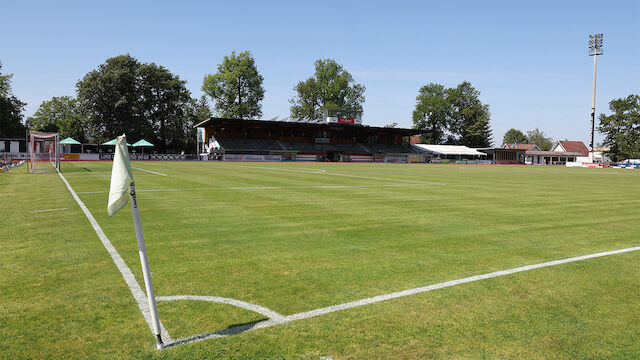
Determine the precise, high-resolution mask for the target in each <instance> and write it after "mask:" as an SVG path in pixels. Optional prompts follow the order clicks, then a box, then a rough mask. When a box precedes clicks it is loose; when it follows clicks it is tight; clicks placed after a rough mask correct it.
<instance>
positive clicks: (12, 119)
mask: <svg viewBox="0 0 640 360" xmlns="http://www.w3.org/2000/svg"><path fill="white" fill-rule="evenodd" d="M12 77H13V74H2V63H0V136H19V137H22V136H24V134H25V126H24V125H23V124H22V117H23V116H22V111H23V110H24V107H25V105H27V104H26V103H24V102H22V101H20V100H18V98H17V97H15V95H13V92H12V91H11V78H12Z"/></svg>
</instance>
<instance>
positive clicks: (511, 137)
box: [502, 128, 529, 146]
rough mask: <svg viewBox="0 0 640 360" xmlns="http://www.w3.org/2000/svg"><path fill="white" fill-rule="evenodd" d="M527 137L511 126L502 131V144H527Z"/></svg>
mask: <svg viewBox="0 0 640 360" xmlns="http://www.w3.org/2000/svg"><path fill="white" fill-rule="evenodd" d="M528 143H529V139H527V136H526V135H525V134H524V133H523V132H522V131H520V130H518V129H514V128H511V129H509V130H507V132H506V133H504V137H503V138H502V145H503V146H504V145H505V144H528Z"/></svg>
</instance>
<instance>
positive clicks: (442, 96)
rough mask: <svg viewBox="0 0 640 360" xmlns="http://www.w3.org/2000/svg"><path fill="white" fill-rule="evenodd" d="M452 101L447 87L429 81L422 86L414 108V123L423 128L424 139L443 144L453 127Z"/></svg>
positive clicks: (424, 140) (430, 142) (429, 142)
mask: <svg viewBox="0 0 640 360" xmlns="http://www.w3.org/2000/svg"><path fill="white" fill-rule="evenodd" d="M452 112H453V109H452V105H451V101H450V100H449V98H448V93H447V89H446V88H445V87H444V86H443V85H440V84H435V83H429V84H428V85H425V86H423V87H421V88H420V90H419V91H418V96H417V97H416V108H415V110H413V115H412V117H413V125H414V128H415V129H419V130H422V141H423V142H425V143H427V144H441V143H442V142H443V141H445V139H446V135H447V131H448V130H450V128H451V113H452Z"/></svg>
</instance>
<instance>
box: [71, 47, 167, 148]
mask: <svg viewBox="0 0 640 360" xmlns="http://www.w3.org/2000/svg"><path fill="white" fill-rule="evenodd" d="M139 68H140V63H139V62H138V60H136V59H135V58H134V57H132V56H131V55H128V54H127V55H120V56H116V57H112V58H109V59H107V60H106V61H105V63H104V64H101V65H99V66H98V69H96V70H93V71H90V72H89V73H87V74H86V75H85V76H84V77H83V78H82V79H80V80H79V81H78V82H77V84H76V91H77V98H78V101H79V102H80V105H81V107H82V111H83V112H84V113H85V114H87V116H88V117H89V120H90V125H91V132H92V134H91V135H92V137H94V141H96V142H103V141H106V140H110V139H113V138H115V137H116V136H118V135H122V134H124V133H126V134H127V137H128V138H129V139H136V138H147V139H148V138H151V137H152V136H153V138H155V136H154V132H153V128H152V126H151V122H150V121H147V119H145V112H144V106H145V104H144V103H143V101H142V94H141V91H140V82H141V79H140V76H139V73H138V69H139Z"/></svg>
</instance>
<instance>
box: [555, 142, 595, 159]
mask: <svg viewBox="0 0 640 360" xmlns="http://www.w3.org/2000/svg"><path fill="white" fill-rule="evenodd" d="M558 144H560V145H561V146H562V148H563V149H564V151H567V152H577V153H580V154H581V155H582V156H589V149H588V148H587V146H586V145H585V144H584V143H583V142H582V141H566V140H565V141H558Z"/></svg>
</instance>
